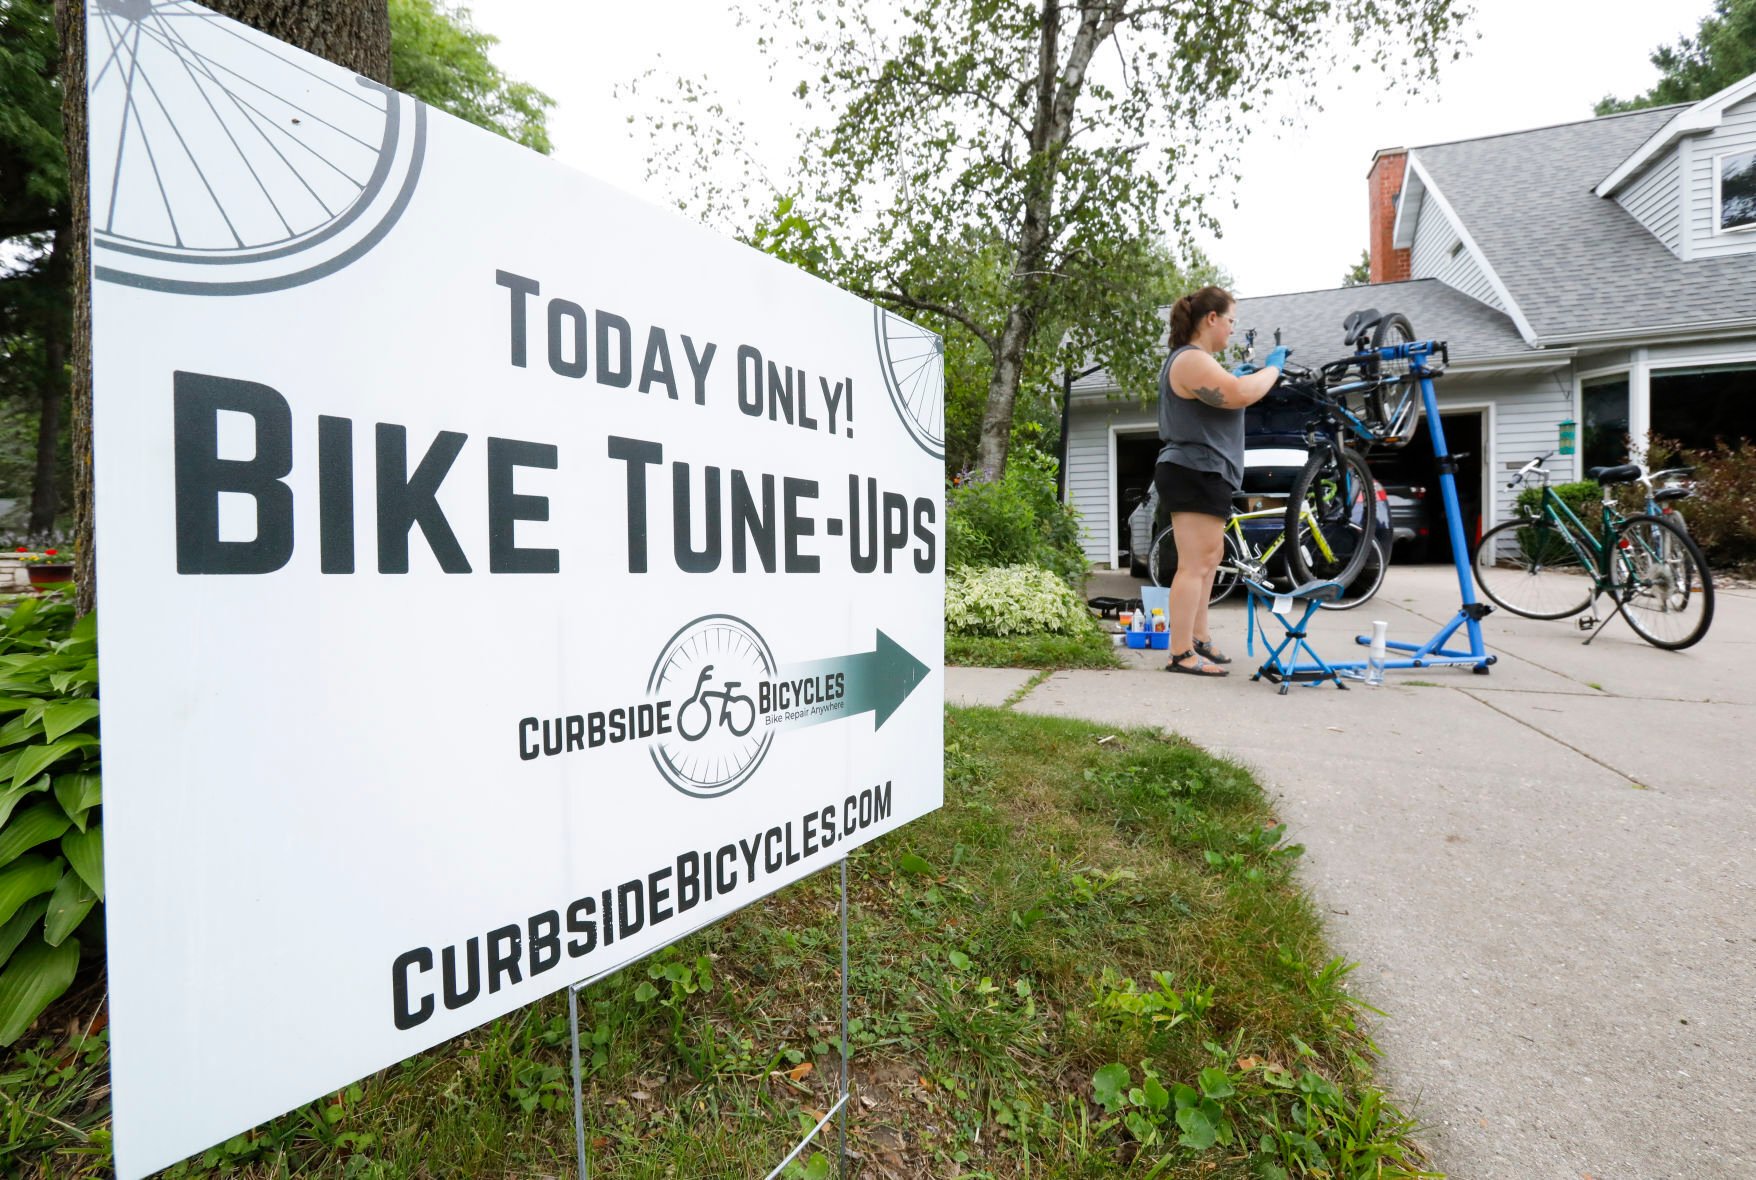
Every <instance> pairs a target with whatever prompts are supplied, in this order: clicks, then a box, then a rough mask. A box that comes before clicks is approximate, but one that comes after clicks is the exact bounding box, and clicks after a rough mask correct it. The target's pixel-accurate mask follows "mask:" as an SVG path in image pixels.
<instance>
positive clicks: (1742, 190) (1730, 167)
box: [1719, 152, 1756, 230]
mask: <svg viewBox="0 0 1756 1180" xmlns="http://www.w3.org/2000/svg"><path fill="white" fill-rule="evenodd" d="M1752 227H1756V152H1734V153H1732V154H1731V155H1727V156H1721V157H1720V158H1719V228H1720V229H1722V230H1728V229H1750V228H1752Z"/></svg>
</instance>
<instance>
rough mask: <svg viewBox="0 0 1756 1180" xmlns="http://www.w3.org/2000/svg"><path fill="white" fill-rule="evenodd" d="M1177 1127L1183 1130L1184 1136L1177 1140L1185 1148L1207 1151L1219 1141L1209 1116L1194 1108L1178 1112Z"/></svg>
mask: <svg viewBox="0 0 1756 1180" xmlns="http://www.w3.org/2000/svg"><path fill="white" fill-rule="evenodd" d="M1177 1125H1178V1126H1179V1127H1181V1128H1183V1134H1182V1136H1181V1137H1180V1138H1179V1139H1178V1140H1177V1142H1178V1143H1181V1144H1182V1145H1183V1146H1184V1147H1193V1148H1194V1149H1195V1150H1196V1151H1206V1150H1207V1149H1208V1148H1210V1147H1212V1146H1213V1145H1214V1143H1215V1142H1216V1141H1218V1139H1219V1134H1218V1132H1216V1131H1215V1130H1214V1129H1213V1124H1212V1123H1210V1122H1209V1121H1208V1120H1207V1116H1206V1115H1205V1114H1202V1113H1201V1112H1200V1111H1199V1110H1196V1109H1194V1108H1185V1109H1183V1110H1179V1111H1178V1112H1177Z"/></svg>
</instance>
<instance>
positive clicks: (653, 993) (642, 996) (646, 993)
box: [634, 981, 659, 1004]
mask: <svg viewBox="0 0 1756 1180" xmlns="http://www.w3.org/2000/svg"><path fill="white" fill-rule="evenodd" d="M658 994H659V990H658V988H656V987H654V986H652V984H650V983H646V982H644V981H642V982H641V985H640V986H639V987H637V988H635V989H634V999H635V1000H636V1001H637V1002H638V1003H642V1004H644V1003H646V1002H647V1001H649V1000H652V999H654V998H656V997H657V996H658Z"/></svg>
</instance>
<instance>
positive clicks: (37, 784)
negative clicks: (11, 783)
mask: <svg viewBox="0 0 1756 1180" xmlns="http://www.w3.org/2000/svg"><path fill="white" fill-rule="evenodd" d="M5 777H6V775H5V774H4V772H0V779H3V778H5ZM48 788H49V776H48V775H46V774H45V775H43V776H42V777H41V778H38V779H36V780H34V781H32V782H28V783H26V784H24V786H22V787H14V788H12V789H11V790H9V791H0V828H4V827H5V826H6V821H7V820H8V819H10V818H11V817H12V809H13V808H14V807H17V806H18V805H19V804H20V803H22V802H23V801H24V800H25V798H26V797H27V796H29V795H34V794H36V793H37V792H38V791H46V790H48Z"/></svg>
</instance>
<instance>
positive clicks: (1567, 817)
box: [946, 566, 1756, 1180]
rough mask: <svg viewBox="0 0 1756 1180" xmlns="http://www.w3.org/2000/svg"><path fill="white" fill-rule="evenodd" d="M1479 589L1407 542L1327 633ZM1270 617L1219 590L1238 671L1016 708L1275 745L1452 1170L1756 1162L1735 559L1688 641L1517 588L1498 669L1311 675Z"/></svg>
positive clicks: (1528, 1172)
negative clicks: (1330, 679)
mask: <svg viewBox="0 0 1756 1180" xmlns="http://www.w3.org/2000/svg"><path fill="white" fill-rule="evenodd" d="M1135 585H1136V583H1134V582H1133V581H1132V580H1128V579H1125V578H1120V577H1119V576H1117V575H1104V576H1102V580H1101V581H1100V584H1098V585H1094V586H1093V587H1092V589H1091V593H1093V594H1097V593H1123V592H1126V593H1134V592H1136V591H1133V590H1132V589H1131V588H1132V587H1134V586H1135ZM1458 601H1459V592H1458V586H1457V579H1456V575H1455V573H1454V572H1453V571H1452V570H1451V568H1450V567H1441V566H1432V567H1404V568H1395V569H1393V570H1392V571H1391V573H1390V575H1389V577H1388V579H1387V580H1386V583H1385V586H1384V588H1383V591H1382V592H1381V594H1380V596H1379V598H1378V599H1377V600H1376V601H1374V602H1373V603H1371V604H1369V605H1367V606H1365V607H1362V608H1361V609H1359V610H1356V611H1351V612H1344V613H1341V614H1329V613H1327V612H1326V613H1324V614H1322V615H1320V616H1319V617H1318V618H1317V619H1316V620H1315V621H1314V623H1313V631H1312V643H1313V645H1314V646H1315V647H1316V649H1317V651H1318V652H1319V653H1321V654H1323V655H1325V656H1326V657H1331V658H1338V659H1353V658H1358V656H1357V654H1355V653H1357V652H1358V651H1359V650H1360V649H1357V648H1354V647H1353V645H1352V636H1353V635H1354V634H1356V633H1357V632H1360V631H1364V630H1367V629H1369V623H1370V621H1371V620H1372V619H1375V618H1377V619H1384V620H1387V621H1388V622H1389V624H1390V635H1391V638H1392V639H1410V640H1424V639H1425V638H1427V637H1428V636H1429V635H1431V634H1432V633H1433V632H1434V631H1435V630H1436V629H1437V628H1438V627H1439V626H1440V625H1441V624H1442V623H1443V622H1445V621H1446V620H1448V619H1449V618H1450V617H1451V616H1452V614H1453V613H1454V612H1455V611H1456V609H1457V605H1458ZM1243 620H1244V611H1243V607H1242V604H1241V603H1230V604H1226V605H1224V606H1222V607H1220V608H1217V611H1216V616H1215V620H1214V621H1215V636H1216V640H1217V641H1218V642H1219V644H1220V646H1221V647H1222V648H1224V649H1225V650H1227V651H1229V652H1230V653H1231V654H1232V655H1234V656H1235V657H1236V659H1237V662H1236V663H1235V664H1234V665H1233V669H1234V672H1233V675H1232V676H1230V677H1229V678H1227V679H1225V680H1222V681H1217V682H1214V683H1205V682H1201V681H1198V680H1196V679H1195V678H1193V677H1187V676H1170V675H1165V674H1163V673H1161V672H1159V671H1158V670H1157V668H1158V667H1159V665H1161V664H1162V663H1163V655H1162V653H1156V652H1146V653H1139V654H1138V655H1136V654H1135V653H1128V654H1129V655H1130V656H1131V658H1132V663H1133V665H1134V666H1132V667H1130V668H1129V669H1128V670H1125V671H1114V672H1058V673H1056V674H1054V675H1053V676H1051V677H1050V678H1049V679H1048V680H1046V681H1045V682H1043V683H1042V684H1040V685H1038V686H1037V687H1036V688H1035V689H1034V690H1032V691H1031V692H1030V693H1029V694H1028V695H1027V696H1026V697H1024V699H1023V700H1021V701H1020V702H1019V703H1018V704H1016V705H1015V706H1014V707H1015V708H1018V709H1021V710H1025V711H1028V712H1034V713H1047V714H1055V715H1059V716H1069V717H1081V718H1085V719H1088V720H1092V721H1097V722H1100V723H1107V724H1115V725H1118V726H1121V725H1155V726H1161V727H1163V728H1165V729H1168V730H1172V731H1174V732H1177V733H1180V734H1182V735H1184V736H1186V737H1188V738H1190V739H1192V740H1194V741H1196V742H1198V743H1200V744H1201V745H1203V746H1205V747H1206V748H1208V749H1210V750H1212V751H1214V752H1216V753H1221V754H1225V755H1228V756H1230V757H1233V758H1235V759H1237V760H1238V761H1240V762H1242V763H1244V764H1246V765H1248V766H1250V767H1251V768H1252V769H1253V770H1254V771H1255V772H1256V773H1257V775H1258V777H1259V778H1260V780H1261V781H1262V782H1263V784H1264V786H1265V787H1267V788H1268V790H1269V791H1270V792H1271V794H1272V795H1273V796H1275V797H1276V800H1277V807H1278V810H1279V812H1280V815H1281V818H1282V819H1283V820H1285V821H1286V822H1287V823H1288V824H1289V825H1290V836H1291V838H1293V839H1295V840H1298V841H1299V842H1301V843H1303V844H1304V845H1305V846H1306V848H1307V850H1308V851H1307V855H1306V857H1305V860H1304V867H1303V873H1304V880H1305V882H1306V884H1307V886H1308V887H1309V888H1310V889H1311V891H1312V893H1313V895H1314V896H1315V897H1316V898H1317V900H1318V903H1319V904H1320V905H1321V906H1322V907H1323V908H1324V910H1325V911H1326V912H1327V915H1328V920H1329V924H1330V930H1331V934H1332V936H1333V939H1334V941H1335V943H1336V946H1337V948H1338V949H1339V950H1340V951H1341V953H1343V954H1345V955H1346V956H1348V957H1349V958H1350V959H1354V960H1358V961H1359V963H1360V964H1361V966H1360V968H1359V970H1358V971H1357V972H1356V973H1355V975H1354V977H1353V978H1354V981H1355V990H1356V992H1357V993H1359V994H1360V995H1362V996H1363V997H1364V998H1365V999H1366V1000H1368V1001H1369V1002H1370V1003H1372V1004H1373V1005H1375V1006H1377V1007H1379V1008H1382V1009H1384V1010H1385V1011H1386V1012H1387V1013H1389V1019H1388V1020H1386V1021H1382V1022H1380V1026H1379V1028H1378V1030H1377V1040H1378V1043H1379V1045H1380V1047H1381V1048H1382V1049H1383V1052H1384V1060H1383V1073H1382V1077H1383V1080H1384V1082H1385V1084H1386V1085H1387V1086H1388V1088H1389V1089H1390V1090H1391V1091H1392V1092H1393V1093H1395V1094H1397V1095H1398V1096H1399V1098H1400V1099H1401V1100H1402V1101H1403V1102H1404V1103H1405V1105H1406V1106H1408V1107H1409V1108H1410V1109H1411V1110H1412V1111H1413V1112H1414V1113H1415V1114H1416V1115H1417V1116H1418V1117H1419V1118H1420V1119H1421V1120H1422V1122H1423V1124H1424V1125H1425V1127H1426V1131H1425V1132H1424V1135H1423V1138H1424V1139H1425V1141H1426V1142H1427V1143H1428V1144H1429V1145H1430V1146H1431V1147H1432V1148H1433V1151H1434V1156H1435V1161H1436V1163H1437V1164H1438V1166H1439V1167H1441V1168H1443V1169H1444V1170H1445V1171H1447V1172H1448V1173H1450V1174H1451V1175H1452V1176H1454V1177H1461V1178H1463V1180H1475V1178H1478V1177H1480V1178H1490V1180H1500V1178H1505V1180H1531V1178H1538V1177H1566V1178H1570V1180H1578V1178H1580V1177H1590V1178H1591V1180H1647V1178H1653V1177H1689V1178H1695V1177H1748V1176H1751V1175H1752V1174H1756V1070H1753V1069H1752V1068H1751V1064H1750V1063H1751V1061H1752V1059H1753V1058H1756V855H1753V854H1756V809H1753V808H1752V790H1751V783H1752V777H1753V776H1752V773H1751V766H1752V763H1756V676H1752V674H1751V667H1752V661H1756V592H1752V591H1749V590H1741V589H1725V588H1722V589H1721V590H1720V593H1719V596H1718V610H1717V612H1716V616H1715V619H1714V624H1713V629H1712V631H1710V632H1709V634H1708V636H1707V638H1706V639H1705V640H1703V641H1702V642H1701V643H1700V644H1698V645H1697V646H1696V647H1695V648H1693V649H1691V650H1689V651H1686V652H1681V653H1673V652H1665V651H1660V650H1658V649H1656V648H1653V647H1650V646H1648V645H1647V644H1646V643H1644V642H1642V641H1641V640H1640V639H1639V637H1638V636H1636V635H1635V634H1634V633H1633V632H1632V631H1630V630H1629V629H1628V627H1627V625H1626V624H1625V623H1623V622H1622V621H1620V620H1616V621H1614V622H1611V623H1609V624H1607V625H1606V626H1605V628H1604V630H1603V633H1602V634H1601V635H1600V637H1599V638H1598V639H1597V640H1596V641H1595V642H1594V643H1593V644H1592V645H1591V646H1590V647H1585V646H1583V645H1582V643H1581V641H1582V639H1583V638H1584V636H1583V635H1582V634H1581V633H1580V632H1579V631H1577V630H1576V629H1575V628H1574V626H1573V625H1572V623H1571V622H1569V621H1562V622H1533V621H1529V620H1525V619H1519V618H1516V617H1513V616H1509V615H1507V614H1506V613H1505V612H1496V613H1495V614H1493V615H1491V616H1490V617H1489V618H1488V620H1487V621H1486V622H1485V623H1484V625H1483V626H1484V631H1485V634H1486V637H1487V642H1488V645H1489V648H1490V650H1492V651H1494V652H1496V653H1497V654H1498V655H1499V657H1500V658H1499V663H1498V664H1497V665H1496V666H1495V667H1494V668H1493V670H1492V672H1491V673H1490V674H1489V675H1485V676H1482V675H1474V674H1472V673H1471V672H1470V671H1469V670H1468V669H1467V668H1462V669H1454V668H1429V669H1420V670H1415V671H1408V672H1392V673H1390V674H1389V677H1388V679H1389V684H1387V685H1386V687H1384V688H1379V689H1368V688H1365V687H1363V686H1356V687H1354V688H1353V689H1351V690H1350V691H1348V692H1338V691H1336V689H1335V688H1334V687H1332V686H1322V687H1318V688H1310V689H1307V688H1303V687H1295V688H1294V689H1293V690H1292V692H1291V694H1290V695H1289V696H1285V697H1282V696H1279V695H1277V694H1276V692H1275V690H1274V688H1273V687H1271V686H1270V685H1268V684H1266V683H1252V682H1251V681H1250V680H1249V671H1250V666H1249V664H1248V663H1247V661H1246V660H1245V657H1244V651H1243V649H1244V621H1243ZM1259 655H1260V652H1259ZM1239 669H1242V671H1241V672H1240V671H1239ZM1029 675H1030V674H1029V673H1024V672H1019V673H1010V674H1008V673H1003V672H1001V673H994V672H989V673H977V672H975V671H974V670H956V669H954V670H951V671H950V672H949V673H948V675H947V679H946V684H947V698H948V700H950V701H951V702H952V703H970V704H974V703H987V704H998V703H1000V702H1002V701H1004V700H1005V699H1006V696H1007V695H1008V694H1009V693H1010V692H1012V691H1014V690H1015V689H1016V688H1017V687H1019V686H1020V685H1022V684H1023V683H1025V682H1026V681H1027V680H1028V679H1029Z"/></svg>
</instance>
